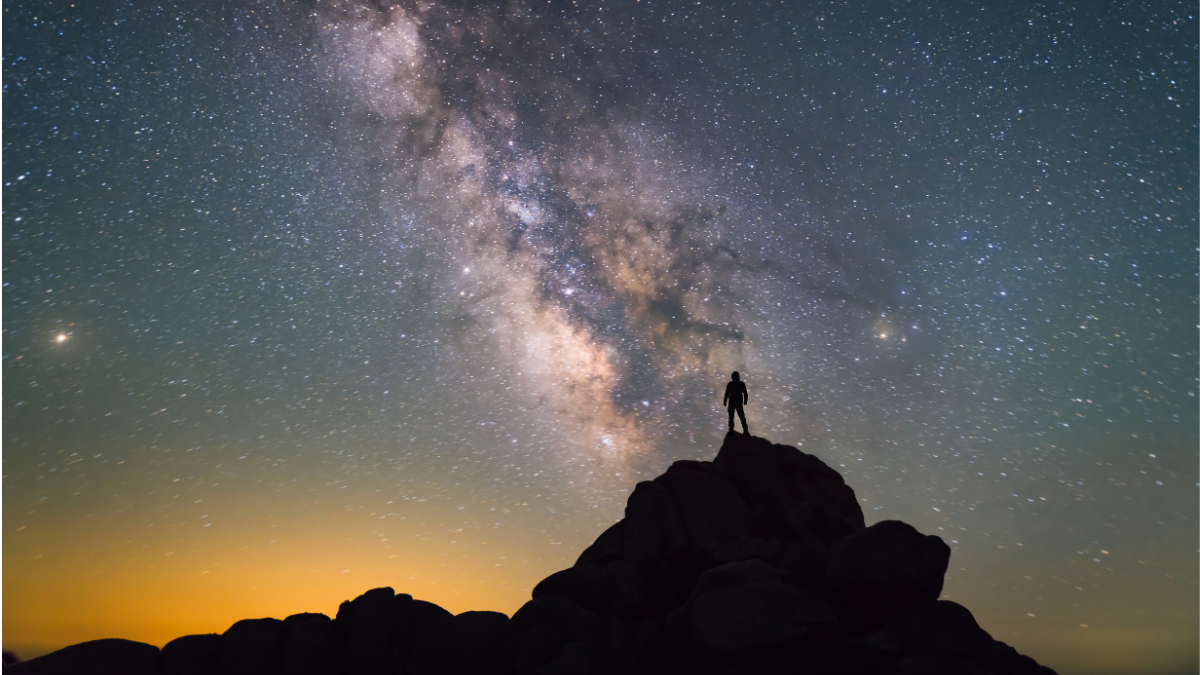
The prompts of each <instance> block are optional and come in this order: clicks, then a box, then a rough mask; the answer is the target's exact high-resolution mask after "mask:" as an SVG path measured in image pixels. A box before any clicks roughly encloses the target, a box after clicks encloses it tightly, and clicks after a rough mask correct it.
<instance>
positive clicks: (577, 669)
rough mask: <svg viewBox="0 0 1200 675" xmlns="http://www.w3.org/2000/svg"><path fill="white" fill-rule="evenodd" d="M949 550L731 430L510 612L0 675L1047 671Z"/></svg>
mask: <svg viewBox="0 0 1200 675" xmlns="http://www.w3.org/2000/svg"><path fill="white" fill-rule="evenodd" d="M949 559H950V548H949V547H948V546H947V545H946V544H945V543H944V542H943V541H942V540H941V539H940V538H938V537H936V536H925V535H922V534H921V533H919V532H917V531H916V529H914V528H913V527H912V526H910V525H907V524H905V523H902V522H899V521H883V522H880V523H876V524H874V525H872V526H870V527H866V526H865V523H864V521H863V514H862V510H861V509H860V508H859V505H858V500H857V498H856V497H855V495H854V491H853V490H851V489H850V488H849V487H848V486H847V485H846V484H845V483H844V482H843V481H842V477H841V475H840V474H839V473H838V472H837V471H834V470H833V469H831V468H829V467H828V466H826V465H825V464H824V463H822V462H821V461H820V460H819V459H817V458H816V457H814V456H812V455H807V454H804V453H802V452H800V451H799V450H797V449H796V448H792V447H787V446H781V445H774V444H772V443H771V442H769V441H767V440H765V439H760V438H754V437H750V436H744V435H741V434H736V433H732V432H731V433H730V434H729V435H728V436H727V437H726V439H725V443H724V445H723V446H722V447H721V450H720V452H719V453H718V455H717V457H716V458H715V459H714V460H713V461H711V462H695V461H680V462H676V463H675V464H673V465H672V466H671V467H670V468H669V469H668V470H667V471H666V473H664V474H663V475H661V476H659V477H658V478H656V479H654V480H653V481H645V482H642V483H639V484H638V485H637V486H636V487H635V489H634V491H633V493H632V494H631V495H630V497H629V500H628V503H627V506H626V509H625V517H624V519H622V520H621V521H619V522H617V523H616V524H615V525H613V526H612V527H610V528H609V529H608V530H606V531H605V532H604V533H603V534H601V535H600V537H599V538H598V539H597V540H596V541H595V543H593V544H592V545H591V546H589V547H588V548H587V549H586V550H584V551H583V553H582V554H581V555H580V556H579V559H578V560H577V561H576V563H575V565H574V566H572V567H570V568H568V569H565V570H562V571H561V572H557V573H555V574H552V575H550V576H549V577H547V578H546V579H544V580H542V582H541V583H539V584H538V585H537V586H536V587H535V588H534V589H533V598H532V599H531V600H530V601H529V602H528V603H526V604H525V605H524V606H523V607H521V609H519V610H518V611H517V613H516V614H514V615H513V617H512V619H509V618H508V617H506V616H505V615H503V614H498V613H495V612H466V613H463V614H459V615H457V616H454V615H452V614H450V613H449V612H447V611H445V610H444V609H442V608H440V607H438V606H436V605H433V604H431V603H428V602H422V601H420V600H414V599H413V598H412V597H411V596H409V595H405V594H399V595H397V594H395V593H394V592H393V591H392V589H390V588H381V589H375V590H372V591H368V592H367V593H365V594H363V595H361V596H359V597H358V598H356V599H354V600H353V601H351V602H344V603H342V606H341V608H340V609H339V610H338V613H337V617H336V618H334V619H332V620H330V619H329V618H328V617H325V616H323V615H320V614H299V615H296V616H292V617H288V618H287V619H286V620H284V621H279V620H276V619H255V620H247V621H239V622H238V623H236V624H234V625H233V626H232V627H231V628H230V629H229V630H228V631H226V632H225V633H224V634H222V635H215V634H212V635H192V636H186V637H182V638H179V639H177V640H173V641H172V642H170V643H168V644H167V645H166V646H165V647H164V648H163V649H162V652H161V654H160V653H159V652H158V650H157V649H156V648H154V647H152V646H150V645H139V644H138V643H129V642H127V641H120V640H101V641H97V642H90V643H83V644H80V645H75V646H73V647H68V648H67V649H63V650H60V651H58V652H55V653H54V654H50V655H47V656H44V657H41V658H39V659H34V660H32V661H28V662H25V663H21V664H17V665H16V666H11V667H8V668H6V669H5V671H6V672H9V671H11V672H26V673H52V672H73V673H86V672H118V671H119V672H161V673H310V672H311V673H318V672H323V673H328V672H342V673H411V674H413V675H419V674H421V673H430V674H433V673H484V674H494V675H506V674H510V673H512V674H516V673H545V674H553V673H608V672H613V673H617V672H619V673H663V672H714V673H715V672H721V673H760V672H773V671H777V672H806V673H808V672H812V673H830V674H832V673H847V674H849V673H862V674H882V673H927V674H935V673H964V674H971V675H974V674H982V673H988V674H996V675H1000V674H1011V675H1020V674H1026V673H1028V674H1030V675H1033V674H1046V673H1052V672H1053V671H1051V670H1049V669H1048V668H1044V667H1042V666H1039V665H1038V664H1037V663H1035V662H1034V661H1033V660H1032V659H1029V658H1028V657H1024V656H1021V655H1019V654H1017V653H1016V651H1015V650H1013V649H1012V648H1011V647H1008V646H1007V645H1005V644H1004V643H1001V642H997V641H995V640H993V639H992V638H991V637H990V636H989V635H988V634H987V633H986V632H985V631H984V630H983V629H981V628H980V627H979V626H978V624H976V623H975V620H974V618H973V617H972V616H971V613H970V612H969V611H967V610H966V608H964V607H962V606H960V605H957V604H955V603H953V602H947V601H939V600H938V596H939V595H940V594H941V590H942V580H943V577H944V575H945V572H946V567H947V564H948V563H949ZM118 643H119V644H118ZM67 666H69V668H68V667H67ZM103 668H109V669H110V670H103Z"/></svg>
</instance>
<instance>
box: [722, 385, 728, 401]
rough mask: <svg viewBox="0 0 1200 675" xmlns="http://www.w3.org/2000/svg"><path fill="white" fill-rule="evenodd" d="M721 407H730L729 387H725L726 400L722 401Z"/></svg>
mask: <svg viewBox="0 0 1200 675" xmlns="http://www.w3.org/2000/svg"><path fill="white" fill-rule="evenodd" d="M721 405H729V385H726V386H725V398H723V399H721Z"/></svg>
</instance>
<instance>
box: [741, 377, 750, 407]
mask: <svg viewBox="0 0 1200 675" xmlns="http://www.w3.org/2000/svg"><path fill="white" fill-rule="evenodd" d="M749 402H750V388H749V387H747V386H746V383H745V382H743V383H742V404H743V405H745V404H747V403H749Z"/></svg>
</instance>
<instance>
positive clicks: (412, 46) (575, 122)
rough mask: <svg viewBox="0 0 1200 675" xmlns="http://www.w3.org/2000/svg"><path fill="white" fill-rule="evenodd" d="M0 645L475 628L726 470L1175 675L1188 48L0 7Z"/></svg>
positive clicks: (1193, 216) (430, 5)
mask: <svg viewBox="0 0 1200 675" xmlns="http://www.w3.org/2000/svg"><path fill="white" fill-rule="evenodd" d="M3 37H4V40H3V132H4V133H3V141H2V143H3V183H4V187H3V364H4V366H3V422H4V424H3V562H4V574H3V582H4V584H3V601H4V602H3V642H4V648H5V649H12V650H15V651H16V652H17V653H18V654H19V655H21V656H23V657H26V658H28V657H29V656H33V655H36V654H38V653H44V652H46V651H49V650H52V649H56V648H59V647H62V646H65V645H67V644H71V643H75V642H79V641H83V640H88V639H96V638H102V637H125V638H129V639H135V640H141V641H145V642H150V643H153V644H157V645H160V646H161V645H162V644H164V643H165V642H167V641H168V640H170V639H171V638H173V637H177V636H179V635H183V634H188V633H205V632H222V631H224V630H225V629H226V628H227V627H228V626H229V625H231V624H232V623H233V622H234V621H236V620H238V619H242V618H249V617H261V616H275V617H277V618H283V617H285V616H287V615H288V614H292V613H296V612H302V611H316V612H324V613H326V614H330V615H332V614H334V613H335V612H336V610H337V605H338V603H340V602H341V601H342V600H345V599H349V598H353V597H355V596H357V595H358V594H360V593H362V592H363V591H365V590H367V589H369V588H375V587H379V586H391V587H393V588H394V589H395V590H396V591H398V592H407V593H410V594H412V595H414V596H415V597H418V598H421V599H426V600H430V601H433V602H436V603H438V604H441V605H442V606H444V607H446V608H447V609H450V610H451V611H454V612H461V611H466V610H469V609H489V610H497V611H502V612H505V613H508V614H511V613H512V612H514V611H515V610H516V609H517V608H518V607H519V606H520V605H521V604H522V603H524V602H525V601H526V600H527V599H528V598H529V593H530V590H531V589H532V587H533V586H534V585H535V584H536V583H537V581H539V580H540V579H542V578H543V577H545V576H547V575H548V574H550V573H552V572H554V571H556V570H558V569H562V568H564V567H567V566H570V565H571V564H572V563H573V562H574V559H575V557H576V556H577V555H578V554H579V552H580V551H581V550H582V549H583V548H584V547H586V546H587V545H588V544H589V543H590V542H591V541H592V540H594V539H595V537H596V536H597V535H599V533H600V532H602V531H603V530H604V529H605V528H606V527H607V526H608V525H609V524H611V523H612V522H614V521H616V520H617V519H619V518H620V517H621V515H622V512H623V508H624V503H625V499H626V497H627V496H628V494H629V492H630V491H631V490H632V488H633V486H634V485H635V484H636V483H637V482H638V481H639V480H646V479H649V478H652V477H653V476H655V475H657V474H658V473H660V472H661V471H663V470H664V469H665V468H666V467H667V466H669V465H670V463H671V462H673V461H675V460H677V459H711V458H712V457H713V456H714V454H715V451H716V449H717V448H718V447H719V446H720V442H721V439H722V437H723V435H724V432H725V423H726V420H725V412H724V410H723V409H722V408H721V407H720V402H721V401H720V397H721V394H722V392H723V390H724V384H725V382H726V381H727V380H728V379H729V373H730V372H731V371H733V370H738V371H740V372H741V373H742V376H743V379H744V380H745V381H746V383H747V385H748V388H749V393H750V402H749V405H747V407H746V412H747V415H748V418H749V421H750V427H751V431H752V432H754V433H756V434H757V435H762V436H765V437H767V438H770V439H771V440H773V441H775V442H779V443H786V444H790V445H796V446H797V447H800V448H801V449H803V450H804V451H806V452H810V453H815V454H816V455H818V456H819V457H820V458H822V459H823V460H824V461H825V462H826V463H828V464H830V465H831V466H833V467H834V468H836V469H838V470H839V471H841V472H842V474H843V475H844V476H845V478H846V481H847V482H848V483H849V484H850V485H851V486H852V487H853V488H854V489H855V491H856V493H857V494H858V496H859V498H860V501H861V504H862V507H863V510H864V512H865V514H866V517H867V522H868V523H872V522H876V521H879V520H885V519H892V518H899V519H901V520H904V521H906V522H909V523H911V524H913V525H915V526H916V527H917V528H918V529H919V530H921V531H922V532H925V533H931V534H937V535H939V536H941V537H942V538H943V539H945V540H946V541H947V543H949V544H950V546H951V549H952V551H953V553H952V557H951V561H950V569H949V571H948V573H947V577H946V585H945V592H944V597H945V598H948V599H952V600H955V601H957V602H960V603H962V604H964V605H965V606H966V607H968V608H969V609H970V610H971V611H972V612H973V613H974V614H975V616H976V618H977V619H978V620H979V622H980V624H981V625H982V626H983V627H984V628H985V629H986V630H988V631H989V632H990V633H991V634H992V635H993V636H994V637H996V638H997V639H999V640H1003V641H1005V642H1008V643H1009V644H1012V645H1013V646H1015V647H1016V648H1017V649H1018V650H1020V651H1022V652H1023V653H1026V654H1029V655H1031V656H1033V657H1034V658H1036V659H1038V660H1039V661H1040V662H1042V663H1045V664H1047V665H1049V666H1051V667H1053V668H1055V669H1057V670H1058V671H1059V672H1060V673H1084V672H1089V673H1104V672H1111V673H1126V672H1140V673H1176V672H1179V673H1186V672H1192V673H1194V672H1196V656H1197V652H1198V649H1200V647H1198V637H1197V635H1198V632H1200V624H1198V618H1197V598H1198V596H1200V583H1198V581H1197V569H1198V565H1200V561H1198V553H1197V549H1198V534H1197V532H1198V523H1197V516H1198V509H1197V503H1198V490H1197V475H1198V473H1200V469H1198V458H1197V448H1198V440H1197V429H1198V425H1200V420H1198V414H1197V410H1198V402H1197V398H1196V390H1197V371H1198V367H1197V364H1198V362H1200V355H1198V345H1197V331H1196V324H1197V318H1198V310H1197V288H1198V279H1197V269H1198V259H1197V244H1198V234H1197V233H1198V224H1197V209H1198V205H1197V185H1198V181H1200V170H1198V166H1197V163H1198V162H1197V156H1198V144H1197V115H1198V106H1197V102H1198V98H1197V79H1198V74H1197V67H1196V60H1197V21H1196V8H1195V7H1194V6H1193V5H1191V4H1187V3H1175V2H1156V1H1150V2H1146V3H1071V2H1060V3H1049V2H1029V1H1020V2H1007V3H982V4H981V3H975V4H971V3H937V4H936V5H931V4H928V3H921V2H913V1H908V2H899V1H898V0H897V1H891V2H879V1H875V0H867V1H866V2H862V1H858V2H830V1H824V0H814V1H812V2H723V3H718V2H708V1H707V0H704V1H701V2H697V1H695V0H687V1H684V0H678V1H675V0H613V1H611V2H598V1H597V2H591V1H588V2H584V1H583V0H578V1H575V2H571V1H566V0H552V1H549V2H547V1H544V0H524V1H518V0H503V1H502V0H481V1H478V2H471V1H468V0H421V1H420V2H411V1H409V0H337V1H332V0H307V1H299V2H297V1H282V0H280V1H276V2H266V1H260V2H254V1H250V0H246V1H242V2H222V1H216V2H204V1H201V2H191V1H189V2H183V1H181V0H163V1H162V2H158V3H154V2H119V1H114V0H102V1H101V2H96V3H83V4H79V5H72V4H70V3H69V2H63V1H61V0H38V1H37V2H33V1H30V0H6V2H5V3H4V5H3Z"/></svg>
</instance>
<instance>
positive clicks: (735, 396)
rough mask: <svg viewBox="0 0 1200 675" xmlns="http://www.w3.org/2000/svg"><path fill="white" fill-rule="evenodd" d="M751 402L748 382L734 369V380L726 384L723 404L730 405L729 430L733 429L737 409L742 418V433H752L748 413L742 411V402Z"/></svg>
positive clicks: (739, 416)
mask: <svg viewBox="0 0 1200 675" xmlns="http://www.w3.org/2000/svg"><path fill="white" fill-rule="evenodd" d="M749 402H750V394H749V392H747V391H746V383H745V382H742V376H741V375H738V374H737V371H736V370H735V371H733V382H730V383H729V384H727V385H725V402H724V403H723V404H722V405H727V406H729V430H730V431H733V413H734V411H735V410H736V411H737V416H738V418H740V419H741V420H742V433H743V434H746V435H747V436H749V435H750V427H747V426H746V413H745V412H743V411H742V404H743V403H749Z"/></svg>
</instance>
